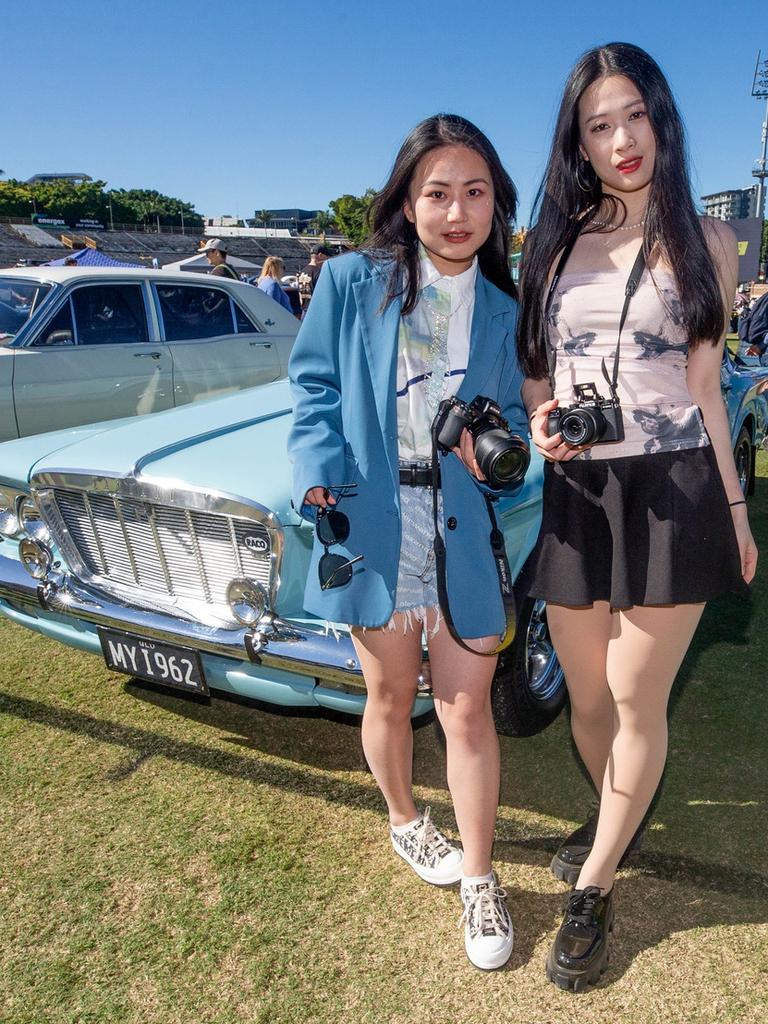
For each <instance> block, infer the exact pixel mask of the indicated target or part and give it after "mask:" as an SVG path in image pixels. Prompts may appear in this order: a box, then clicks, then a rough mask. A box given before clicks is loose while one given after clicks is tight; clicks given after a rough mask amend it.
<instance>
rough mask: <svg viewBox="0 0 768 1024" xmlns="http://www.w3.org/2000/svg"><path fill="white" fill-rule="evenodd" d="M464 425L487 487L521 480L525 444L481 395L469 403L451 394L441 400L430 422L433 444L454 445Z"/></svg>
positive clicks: (528, 458)
mask: <svg viewBox="0 0 768 1024" xmlns="http://www.w3.org/2000/svg"><path fill="white" fill-rule="evenodd" d="M465 428H466V429H467V430H468V431H469V432H470V434H471V435H472V439H473V441H474V443H475V460H476V461H477V464H478V466H479V467H480V471H481V472H482V474H483V476H484V477H485V479H486V480H487V481H488V483H489V484H490V485H491V487H509V486H511V485H512V484H516V483H519V482H520V481H521V480H522V479H523V477H524V476H525V471H526V470H527V469H528V463H529V462H530V461H531V456H530V452H529V450H528V445H527V444H526V443H525V441H524V440H523V439H522V437H518V435H517V434H513V433H512V431H511V430H510V429H509V424H508V423H507V421H506V420H505V419H504V417H503V416H502V415H501V409H500V408H499V406H498V405H497V404H496V403H495V402H494V401H492V400H491V399H490V398H485V397H484V396H483V395H478V396H477V398H475V399H474V400H473V401H471V402H470V403H469V404H467V403H466V402H462V400H461V399H460V398H457V397H456V396H455V395H454V396H453V397H452V398H446V399H444V400H443V401H442V402H441V403H440V405H439V407H438V410H437V415H436V416H435V420H434V423H433V424H432V433H433V436H434V438H435V442H436V443H437V447H438V448H440V449H441V450H442V451H444V452H449V451H450V450H451V449H452V448H455V447H456V445H457V444H458V443H459V438H460V437H461V432H462V430H464V429H465Z"/></svg>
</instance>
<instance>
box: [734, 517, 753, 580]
mask: <svg viewBox="0 0 768 1024" xmlns="http://www.w3.org/2000/svg"><path fill="white" fill-rule="evenodd" d="M731 513H732V515H733V526H734V529H735V531H736V540H737V541H738V544H739V557H740V558H741V575H742V576H743V577H744V582H745V583H751V582H752V580H753V579H754V578H755V571H756V569H757V545H756V544H755V541H754V538H753V537H752V531H751V530H750V528H749V519H748V518H747V506H746V505H736V506H735V507H733V508H732V509H731Z"/></svg>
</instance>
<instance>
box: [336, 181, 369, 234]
mask: <svg viewBox="0 0 768 1024" xmlns="http://www.w3.org/2000/svg"><path fill="white" fill-rule="evenodd" d="M375 195H376V191H375V189H372V188H369V189H367V190H366V191H365V192H364V193H363V194H362V195H361V196H352V195H349V194H347V195H343V196H339V198H338V199H334V200H333V202H332V203H330V204H329V206H330V208H331V212H332V213H333V219H334V220H335V221H336V223H337V224H338V226H339V229H340V231H341V233H342V234H343V235H346V237H347V238H348V239H349V240H350V242H351V243H352V245H355V246H360V245H362V244H363V242H365V240H366V238H368V235H369V234H370V230H369V227H368V211H369V210H370V208H371V203H372V202H373V197H374V196H375Z"/></svg>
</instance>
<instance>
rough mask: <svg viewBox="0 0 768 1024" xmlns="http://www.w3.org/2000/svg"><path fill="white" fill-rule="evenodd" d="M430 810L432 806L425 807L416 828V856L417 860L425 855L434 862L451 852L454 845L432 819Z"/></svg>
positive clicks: (425, 857)
mask: <svg viewBox="0 0 768 1024" xmlns="http://www.w3.org/2000/svg"><path fill="white" fill-rule="evenodd" d="M430 811H431V808H430V807H427V808H426V809H425V811H424V814H423V816H422V819H421V821H420V822H419V824H418V825H417V826H416V828H415V830H414V847H415V850H414V857H415V858H416V859H417V860H418V859H420V858H422V857H423V858H424V859H425V860H427V861H428V862H429V863H434V862H435V861H436V860H439V859H440V858H441V857H443V856H445V854H447V853H450V852H451V850H452V846H451V844H450V843H449V842H448V840H447V839H446V837H445V836H444V835H443V833H442V832H441V831H440V830H439V829H438V828H437V826H436V825H435V823H434V822H433V821H432V819H431V817H430Z"/></svg>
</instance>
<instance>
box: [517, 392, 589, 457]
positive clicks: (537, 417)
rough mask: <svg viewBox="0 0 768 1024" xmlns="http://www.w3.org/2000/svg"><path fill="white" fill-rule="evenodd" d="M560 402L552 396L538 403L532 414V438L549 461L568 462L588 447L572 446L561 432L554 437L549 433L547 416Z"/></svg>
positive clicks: (538, 449)
mask: <svg viewBox="0 0 768 1024" xmlns="http://www.w3.org/2000/svg"><path fill="white" fill-rule="evenodd" d="M558 404H559V403H558V401H557V399H556V398H550V399H548V400H547V401H546V402H542V403H541V405H538V406H537V407H536V409H535V411H534V412H533V413H532V414H531V420H530V423H531V440H532V441H533V443H534V445H535V446H536V449H537V451H538V452H539V453H540V454H541V455H543V456H544V458H545V459H546V460H547V461H548V462H568V461H569V460H570V459H573V458H575V457H576V456H577V455H578V454H579V453H580V452H583V451H584V449H585V448H586V447H587V445H582V446H580V447H577V448H572V447H571V446H570V445H569V444H564V443H563V439H562V438H561V436H560V434H553V435H552V437H550V436H549V434H548V433H547V416H549V414H550V413H551V412H552V410H553V409H556V408H557V406H558Z"/></svg>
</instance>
